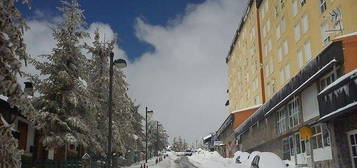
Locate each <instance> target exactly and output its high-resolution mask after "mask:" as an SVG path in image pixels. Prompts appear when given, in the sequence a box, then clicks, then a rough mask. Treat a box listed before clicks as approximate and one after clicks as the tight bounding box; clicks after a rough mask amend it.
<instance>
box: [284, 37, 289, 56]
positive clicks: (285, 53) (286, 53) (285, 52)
mask: <svg viewBox="0 0 357 168" xmlns="http://www.w3.org/2000/svg"><path fill="white" fill-rule="evenodd" d="M288 52H289V47H288V41H287V40H285V41H284V43H283V53H284V55H288Z"/></svg>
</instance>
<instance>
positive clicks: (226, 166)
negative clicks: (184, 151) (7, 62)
mask: <svg viewBox="0 0 357 168" xmlns="http://www.w3.org/2000/svg"><path fill="white" fill-rule="evenodd" d="M188 159H189V161H190V162H191V163H192V164H193V165H195V166H196V167H199V168H236V167H237V165H236V164H235V163H234V160H233V159H232V158H223V157H222V156H221V155H219V154H218V153H217V152H208V151H204V150H199V151H197V152H196V153H194V154H193V155H192V156H191V157H188Z"/></svg>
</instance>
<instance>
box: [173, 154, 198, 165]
mask: <svg viewBox="0 0 357 168" xmlns="http://www.w3.org/2000/svg"><path fill="white" fill-rule="evenodd" d="M175 163H177V167H179V168H197V167H196V166H195V165H193V164H192V163H191V162H190V161H189V159H188V157H186V156H182V157H180V158H179V159H177V160H176V161H175Z"/></svg>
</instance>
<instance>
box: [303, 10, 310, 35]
mask: <svg viewBox="0 0 357 168" xmlns="http://www.w3.org/2000/svg"><path fill="white" fill-rule="evenodd" d="M301 24H302V32H303V33H306V32H307V31H308V30H309V19H308V15H307V14H305V15H304V16H302V20H301Z"/></svg>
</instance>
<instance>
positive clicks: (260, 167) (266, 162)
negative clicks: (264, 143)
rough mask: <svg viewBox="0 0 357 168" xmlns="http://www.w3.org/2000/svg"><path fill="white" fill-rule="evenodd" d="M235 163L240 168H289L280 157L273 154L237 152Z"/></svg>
mask: <svg viewBox="0 0 357 168" xmlns="http://www.w3.org/2000/svg"><path fill="white" fill-rule="evenodd" d="M235 162H236V163H237V164H238V168H247V167H249V168H287V167H288V166H287V165H286V164H285V163H284V161H283V160H281V159H280V157H279V156H278V155H276V154H274V153H271V152H252V153H251V154H248V153H246V152H237V153H236V155H235Z"/></svg>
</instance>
